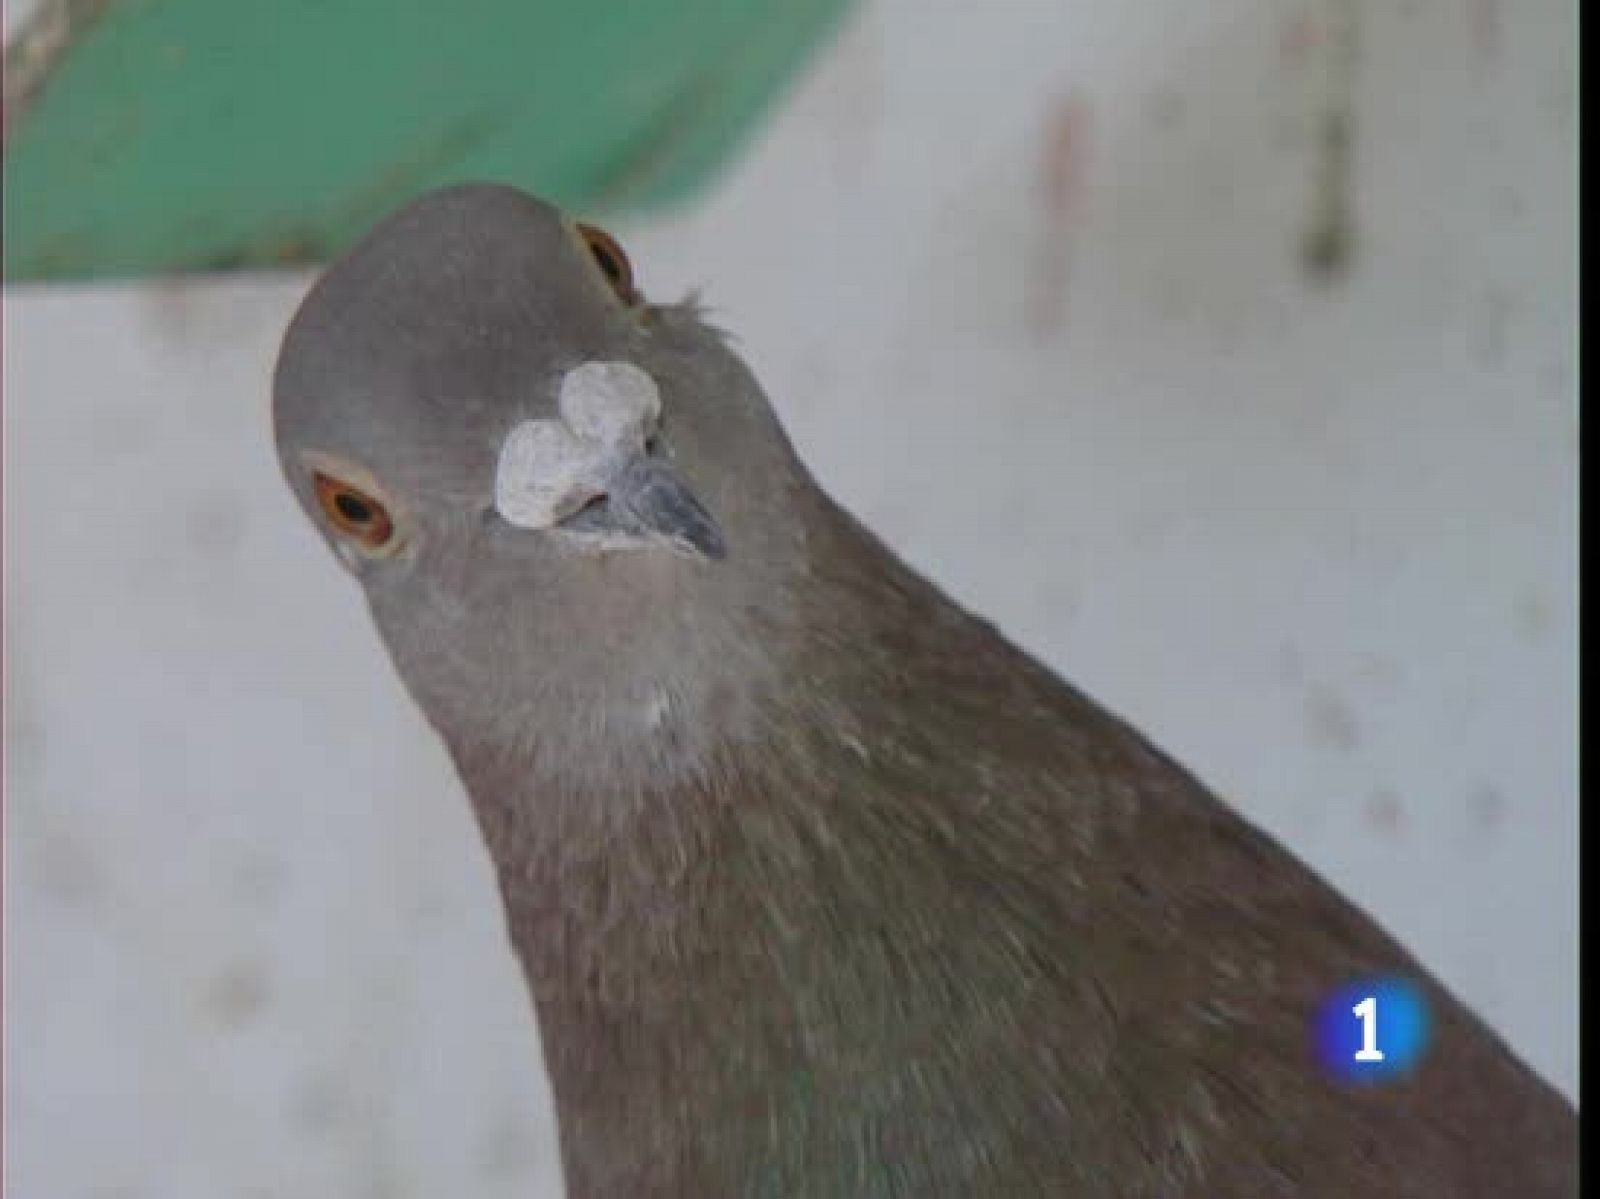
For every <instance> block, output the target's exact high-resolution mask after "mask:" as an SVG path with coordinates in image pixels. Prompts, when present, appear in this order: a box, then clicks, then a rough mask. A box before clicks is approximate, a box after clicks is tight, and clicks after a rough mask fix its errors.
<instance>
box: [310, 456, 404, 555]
mask: <svg viewBox="0 0 1600 1199" xmlns="http://www.w3.org/2000/svg"><path fill="white" fill-rule="evenodd" d="M312 481H313V483H314V485H315V488H316V493H317V506H318V507H320V508H321V509H322V514H323V515H324V516H326V517H327V518H328V523H329V524H331V525H333V527H334V528H335V529H337V530H338V531H339V532H340V533H342V534H344V535H345V536H346V537H348V538H350V539H351V540H352V541H355V542H357V543H358V544H360V545H361V546H363V547H365V548H366V549H368V550H372V551H381V550H385V549H388V548H389V547H390V546H391V545H392V544H393V542H394V518H393V517H391V516H390V515H389V510H388V509H387V508H386V507H384V506H383V504H382V503H380V502H379V501H377V500H375V499H373V498H372V496H370V495H368V494H367V493H366V492H364V491H362V490H361V489H360V488H359V487H352V486H351V485H350V484H349V483H346V482H344V481H343V480H342V479H336V478H334V477H333V476H332V475H326V474H323V473H322V472H321V471H320V470H319V471H313V472H312Z"/></svg>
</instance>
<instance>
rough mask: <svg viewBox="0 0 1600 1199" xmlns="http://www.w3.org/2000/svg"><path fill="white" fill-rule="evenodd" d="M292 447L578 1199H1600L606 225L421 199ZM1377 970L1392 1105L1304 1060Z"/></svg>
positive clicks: (1538, 1103)
mask: <svg viewBox="0 0 1600 1199" xmlns="http://www.w3.org/2000/svg"><path fill="white" fill-rule="evenodd" d="M273 425H274V434H275V439H276V446H277V451H278V455H279V459H280V462H281V465H282V469H283V473H284V475H285V477H286V479H287V481H288V484H289V486H290V488H291V489H292V491H293V493H294V495H295V497H296V499H297V500H298V502H299V504H300V506H301V508H303V509H304V511H305V513H306V515H307V516H308V517H309V519H310V521H311V523H312V525H313V526H314V527H315V529H316V530H317V532H318V533H319V534H320V535H321V537H322V538H323V540H324V541H326V543H327V544H328V546H329V547H330V548H331V549H332V550H333V552H334V553H335V555H336V557H337V558H338V560H339V561H340V562H341V563H342V564H343V565H344V567H345V568H346V569H347V570H348V571H349V572H350V574H351V575H352V576H353V577H354V578H355V580H356V581H357V582H358V584H359V586H360V589H361V591H362V592H363V593H364V595H365V598H366V601H367V604H368V607H369V609H370V612H371V615H372V618H373V621H374V623H375V625H376V627H377V630H378V633H379V635H380V636H381V638H382V640H383V642H384V644H385V646H386V647H387V649H388V651H389V655H390V657H391V659H392V661H393V663H394V666H395V668H396V671H397V673H398V674H399V676H400V678H401V680H402V681H403V683H404V685H405V687H406V688H407V689H408V691H409V693H410V695H411V696H412V697H413V698H414V700H415V701H416V703H417V705H418V706H419V707H420V709H421V711H422V712H423V714H424V715H425V716H426V718H427V720H428V722H429V723H430V724H431V726H432V727H433V729H434V730H436V732H437V734H438V736H439V737H440V739H441V740H442V742H443V744H444V746H445V747H446V749H447V750H448V752H449V755H450V757H451V759H452V761H453V763H454V766H455V768H456V771H457V773H458V775H459V777H460V779H461V782H462V784H463V787H464V789H465V791H466V793H467V795H468V797H469V798H470V803H471V807H472V809H473V811H474V813H475V815H476V818H477V822H478V825H479V827H480V829H481V832H482V835H483V840H484V843H485V845H486V847H487V849H488V852H489V854H490V856H491V858H492V860H493V863H494V866H495V873H496V877H497V879H498V884H499V891H500V895H501V899H502V902H503V907H504V914H505V919H506V926H507V931H508V936H509V941H510V944H511V947H512V948H513V950H514V952H515V953H516V955H517V958H518V959H519V961H520V964H521V967H522V972H523V975H524V977H525V979H526V983H527V987H528V991H529V994H530V997H531V1001H532V1005H533V1010H534V1014H535V1016H536V1018H537V1023H538V1028H539V1031H540V1036H541V1040H542V1045H543V1048H544V1057H545V1065H546V1069H547V1071H548V1075H549V1081H550V1085H551V1090H552V1093H553V1096H554V1100H555V1109H556V1117H557V1132H558V1139H559V1144H560V1150H561V1161H562V1170H563V1176H564V1179H565V1185H566V1189H567V1193H568V1195H569V1196H571V1197H572V1199H599V1197H602V1196H603V1197H608V1199H610V1197H626V1199H691V1197H692V1199H721V1197H729V1199H768V1197H771V1199H780V1197H781V1199H791V1197H816V1199H834V1197H860V1199H890V1197H907V1199H909V1197H913V1196H914V1197H917V1199H929V1197H942V1196H952V1197H955V1196H960V1197H962V1199H970V1197H973V1196H999V1197H1005V1199H1022V1197H1031V1196H1052V1197H1060V1196H1067V1197H1071V1196H1116V1197H1125V1196H1133V1197H1143V1196H1148V1197H1156V1196H1163V1197H1164V1196H1226V1197H1229V1199H1238V1197H1246V1196H1247V1197H1250V1199H1268V1197H1272V1196H1329V1197H1337V1199H1355V1197H1357V1196H1362V1197H1366V1196H1385V1197H1386V1196H1394V1197H1406V1199H1422V1197H1424V1196H1428V1197H1434V1196H1450V1197H1461V1196H1469V1197H1470V1196H1484V1197H1493V1199H1508V1197H1511V1196H1516V1197H1518V1199H1536V1197H1542V1196H1557V1195H1560V1196H1570V1195H1576V1194H1577V1193H1578V1191H1577V1185H1578V1184H1577V1115H1576V1111H1575V1109H1574V1107H1573V1106H1572V1105H1571V1104H1570V1103H1569V1102H1568V1101H1567V1100H1566V1099H1565V1098H1564V1097H1562V1096H1561V1095H1560V1094H1559V1093H1558V1092H1556V1091H1555V1090H1554V1089H1553V1088H1551V1087H1550V1086H1549V1085H1548V1084H1547V1083H1545V1082H1544V1081H1542V1080H1541V1079H1540V1078H1539V1077H1538V1076H1537V1075H1535V1074H1534V1073H1533V1072H1532V1071H1531V1070H1530V1069H1529V1068H1528V1067H1527V1066H1526V1065H1525V1064H1523V1063H1522V1062H1521V1061H1519V1060H1518V1059H1517V1057H1516V1056H1514V1055H1513V1053H1512V1052H1511V1051H1510V1050H1509V1049H1508V1048H1507V1046H1506V1045H1505V1044H1504V1042H1503V1041H1501V1040H1500V1039H1499V1038H1498V1037H1497V1036H1496V1035H1495V1034H1494V1033H1493V1032H1492V1031H1491V1030H1490V1029H1489V1028H1488V1027H1486V1026H1485V1025H1484V1023H1483V1022H1482V1021H1481V1020H1480V1019H1479V1018H1478V1017H1476V1016H1475V1015H1474V1014H1473V1013H1472V1012H1470V1011H1469V1010H1468V1009H1467V1008H1466V1007H1465V1006H1464V1005H1463V1004H1462V1003H1461V1002H1460V1001H1459V1000H1457V999H1456V998H1454V997H1453V996H1452V995H1451V994H1450V993H1449V992H1448V991H1447V990H1446V989H1444V987H1443V986H1442V985H1441V984H1440V983H1439V982H1438V981H1437V980H1436V979H1435V978H1434V977H1433V976H1432V975H1430V974H1429V973H1428V971H1427V970H1426V969H1425V968H1424V967H1423V966H1422V965H1421V964H1420V963H1419V962H1418V961H1417V960H1416V959H1415V958H1414V957H1412V956H1411V955H1410V954H1409V953H1408V952H1407V951H1406V950H1405V949H1403V948H1402V947H1401V946H1400V945H1399V944H1398V943H1397V942H1396V941H1395V940H1394V939H1393V938H1392V937H1391V936H1390V935H1388V934H1387V933H1385V932H1384V931H1383V930H1382V929H1381V928H1379V927H1378V926H1377V925H1376V924H1375V923H1374V921H1373V920H1372V919H1371V918H1369V917H1368V916H1367V915H1366V914H1364V913H1363V912H1362V911H1361V910H1360V909H1358V908H1357V907H1356V906H1355V905H1353V904H1352V903H1351V902H1350V901H1348V900H1347V899H1345V898H1343V897H1342V896H1341V895H1339V894H1338V893H1337V892H1336V891H1335V890H1334V889H1333V888H1332V887H1331V886H1330V885H1329V884H1328V883H1327V882H1325V881H1324V880H1322V879H1321V878H1320V877H1319V876H1318V875H1317V874H1316V873H1315V872H1314V871H1313V870H1311V869H1310V868H1309V867H1307V866H1306V865H1304V864H1302V863H1301V862H1300V861H1299V860H1298V859H1297V858H1296V857H1294V856H1293V855H1292V854H1291V853H1290V852H1289V851H1288V850H1287V849H1285V848H1284V847H1283V846H1281V845H1279V844H1278V843H1277V842H1276V841H1275V840H1274V839H1273V838H1272V837H1270V836H1269V835H1267V834H1266V833H1264V832H1263V831H1261V830H1259V829H1257V828H1255V827H1254V826H1252V825H1251V824H1249V823H1248V822H1247V821H1246V820H1244V819H1243V818H1242V817H1241V816H1240V815H1239V814H1237V813H1236V812H1235V811H1234V810H1232V809H1231V808H1230V807H1229V806H1228V805H1227V804H1225V803H1224V802H1223V801H1222V800H1220V799H1219V798H1217V797H1216V796H1215V795H1213V794H1212V793H1211V792H1210V791H1209V790H1208V789H1207V788H1206V787H1205V786H1204V785H1203V784H1202V783H1201V782H1200V781H1199V780H1198V779H1197V778H1196V777H1195V776H1194V775H1193V774H1192V773H1190V772H1189V771H1188V770H1186V769H1185V768H1184V767H1183V766H1181V765H1180V764H1178V763H1177V762H1175V761H1174V760H1173V759H1172V758H1170V757H1169V756H1167V755H1166V754H1164V753H1163V752H1162V751H1161V750H1159V749H1157V748H1156V747H1155V746H1153V745H1152V744H1151V743H1150V742H1149V741H1148V740H1146V739H1145V738H1144V737H1143V736H1142V735H1141V734H1140V733H1139V732H1138V731H1137V730H1135V729H1134V728H1133V727H1131V726H1130V725H1129V724H1128V723H1126V722H1125V721H1123V720H1122V719H1120V718H1119V717H1117V716H1116V715H1114V714H1112V713H1110V712H1109V711H1108V710H1107V709H1105V708H1104V707H1102V706H1100V705H1099V704H1097V703H1096V702H1095V701H1094V700H1092V699H1091V698H1089V697H1088V696H1086V695H1085V694H1084V693H1082V692H1081V691H1079V690H1078V689H1076V688H1075V687H1073V686H1072V685H1071V684H1069V683H1067V682H1065V681H1063V680H1062V679H1061V678H1060V677H1059V676H1058V675H1056V674H1055V673H1053V672H1052V671H1051V670H1049V669H1047V668H1046V667H1045V666H1044V665H1042V664H1040V663H1039V662H1038V661H1037V660H1035V659H1034V658H1032V657H1030V656H1029V655H1028V654H1027V653H1025V652H1024V651H1023V650H1021V649H1020V648H1018V647H1017V646H1015V645H1014V644H1012V643H1011V642H1010V641H1008V640H1007V639H1006V638H1005V637H1004V636H1003V635H1002V634H1001V633H1000V632H999V631H998V630H997V629H996V628H995V627H994V625H992V624H991V623H988V622H986V621H984V620H982V619H980V618H979V617H977V616H975V615H973V614H971V613H969V612H967V611H965V610H964V609H963V608H962V607H961V606H959V605H958V604H957V603H955V602H954V601H952V600H951V599H950V598H949V597H947V596H946V595H945V594H943V593H942V592H941V591H940V589H939V588H938V587H937V586H935V585H934V584H933V583H931V582H930V581H928V580H927V579H925V578H924V577H922V576H921V575H920V574H918V573H917V572H916V571H915V570H913V569H912V568H910V567H909V566H908V565H907V564H905V563H904V562H902V561H901V560H900V559H899V558H898V557H897V556H896V555H895V554H894V553H893V552H892V551H891V550H890V549H889V548H887V547H886V546H885V544H884V543H883V542H882V541H881V540H879V539H878V538H877V537H876V536H875V535H874V534H873V533H872V532H870V531H869V530H868V529H867V528H865V527H864V526H863V525H862V524H861V523H859V522H858V521H857V520H856V519H855V518H854V517H852V516H851V515H850V514H849V513H848V512H847V511H845V510H844V509H843V508H842V507H841V506H840V505H839V504H837V503H836V502H835V501H834V500H832V499H831V498H830V497H829V496H828V495H827V494H826V493H825V492H824V490H823V489H822V488H821V487H820V486H819V485H818V483H817V481H816V480H815V479H814V478H813V477H812V475H811V474H810V473H809V471H808V469H807V468H806V466H805V465H804V464H803V463H802V462H801V461H800V459H799V457H798V456H797V454H796V451H795V449H794V447H793V445H792V444H791V443H790V441H789V440H788V438H787V436H786V434H785V432H784V430H783V428H782V426H781V424H780V422H779V420H778V418H777V416H776V415H775V413H774V410H773V407H772V405H771V403H770V402H769V401H768V399H767V397H766V395H765V394H764V392H763V390H762V387H761V385H760V384H759V383H758V382H757V380H756V378H755V377H754V376H753V374H752V373H751V371H750V370H749V369H748V368H747V367H746V365H745V364H744V363H743V362H742V361H741V359H740V358H739V356H738V355H737V353H736V352H735V350H734V349H733V348H732V347H731V345H730V339H729V337H728V336H727V335H726V334H724V333H723V332H721V331H719V330H718V329H716V328H714V327H713V326H712V325H711V324H710V323H708V321H707V319H706V318H705V315H704V312H703V309H702V308H701V306H700V305H699V303H698V302H697V301H696V300H694V299H689V300H685V301H683V302H680V303H664V304H657V303H651V302H649V301H648V300H647V299H646V298H645V296H644V294H643V292H642V290H641V289H640V287H639V286H638V284H637V283H636V282H635V279H634V276H633V268H632V266H631V265H630V263H629V261H628V259H627V257H626V254H625V253H624V251H623V249H622V247H621V246H620V245H619V244H618V243H617V241H616V240H615V239H614V238H613V237H611V236H610V235H609V234H607V233H606V232H605V231H604V230H602V229H600V228H599V227H597V226H595V225H591V224H586V223H584V222H582V221H579V220H577V219H574V218H573V217H571V216H569V215H567V214H564V213H563V212H561V211H560V210H558V209H557V208H555V207H553V206H551V205H549V204H546V203H544V202H542V201H540V200H538V199H536V198H534V197H531V196H529V195H527V194H525V193H523V192H521V191H520V190H517V189H514V188H511V187H506V186H501V185H497V184H491V183H475V184H463V185H458V186H453V187H449V188H445V189H442V190H438V191H434V192H430V193H428V194H425V195H423V196H421V197H419V198H417V199H414V200H413V201H411V202H410V203H409V204H407V205H406V206H404V207H402V208H401V209H400V210H399V211H397V212H396V213H394V214H393V215H391V216H389V217H388V218H386V219H385V220H384V221H383V222H381V223H380V224H379V225H378V226H377V227H376V228H375V229H373V230H372V231H371V232H370V233H368V234H367V235H366V236H365V237H364V238H363V239H361V240H360V241H359V242H357V243H356V244H355V245H354V247H353V248H351V249H350V250H349V251H348V252H347V253H345V254H344V256H343V257H341V258H340V259H338V260H337V261H336V262H334V263H333V264H332V265H331V266H329V267H328V268H327V269H326V270H325V271H324V272H323V274H322V275H321V277H320V278H319V279H318V280H317V281H316V282H315V284H314V285H313V286H312V288H311V289H310V291H309V293H308V294H307V296H306V297H305V299H304V301H303V302H302V304H301V306H300V307H299V309H298V311H297V312H296V314H295V316H294V318H293V320H292V321H291V323H290V325H289V328H288V330H287V331H286V333H285V335H284V339H283V343H282V348H281V351H280V355H279V358H278V362H277V366H276V370H275V373H274V379H273ZM1368 978H1395V979H1400V980H1403V981H1405V982H1406V983H1407V985H1409V986H1411V987H1413V988H1415V990H1416V992H1417V994H1418V995H1419V996H1420V1003H1421V1005H1422V1006H1423V1007H1424V1008H1425V1013H1426V1018H1427V1030H1428V1031H1427V1042H1426V1048H1425V1050H1424V1051H1423V1052H1421V1053H1420V1055H1419V1056H1417V1057H1416V1059H1415V1061H1414V1062H1413V1063H1412V1064H1411V1065H1410V1067H1409V1068H1408V1069H1406V1070H1404V1071H1400V1072H1397V1073H1394V1074H1391V1075H1387V1076H1385V1077H1382V1078H1364V1077H1351V1076H1346V1075H1344V1074H1341V1073H1340V1072H1338V1071H1336V1070H1330V1068H1329V1067H1328V1063H1327V1061H1326V1060H1324V1059H1323V1057H1321V1056H1319V1052H1318V1049H1317V1045H1318V1043H1319V1042H1318V1041H1317V1037H1316V1035H1315V1031H1314V1030H1315V1027H1316V1026H1317V1019H1318V1017H1317V1013H1318V1011H1319V1010H1321V1008H1322V1006H1324V1005H1325V1002H1326V997H1327V996H1328V995H1330V994H1335V993H1337V992H1338V989H1339V988H1340V987H1344V986H1348V985H1351V984H1352V981H1353V980H1355V982H1356V983H1357V984H1359V980H1362V979H1368Z"/></svg>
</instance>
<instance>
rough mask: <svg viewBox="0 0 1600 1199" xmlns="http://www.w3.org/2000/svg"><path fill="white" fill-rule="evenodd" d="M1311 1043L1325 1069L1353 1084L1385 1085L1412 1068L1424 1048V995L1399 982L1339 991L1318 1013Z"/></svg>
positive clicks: (1374, 981) (1357, 984) (1389, 980)
mask: <svg viewBox="0 0 1600 1199" xmlns="http://www.w3.org/2000/svg"><path fill="white" fill-rule="evenodd" d="M1314 1031H1315V1039H1316V1045H1317V1054H1318V1056H1319V1057H1320V1058H1321V1059H1322V1065H1323V1068H1324V1069H1326V1070H1327V1071H1328V1073H1330V1074H1332V1075H1333V1076H1334V1077H1336V1078H1340V1079H1344V1080H1346V1081H1352V1082H1385V1081H1389V1080H1392V1079H1395V1078H1398V1077H1399V1076H1400V1075H1402V1074H1404V1073H1405V1072H1406V1071H1408V1070H1410V1069H1411V1068H1412V1067H1413V1066H1415V1065H1416V1064H1417V1062H1418V1060H1419V1059H1420V1058H1421V1057H1422V1053H1423V1050H1424V1049H1426V1048H1427V1044H1428V1007H1427V1004H1426V1003H1425V1002H1424V1000H1423V998H1422V992H1421V991H1420V990H1419V989H1418V988H1417V987H1416V986H1415V985H1413V984H1412V983H1409V982H1407V981H1406V980H1405V979H1401V978H1375V979H1368V980H1367V981H1365V982H1355V983H1350V984H1348V985H1347V986H1343V987H1340V988H1338V989H1337V990H1336V991H1334V993H1333V994H1332V995H1330V996H1328V998H1327V999H1326V1000H1324V1001H1323V1004H1322V1006H1321V1007H1320V1008H1319V1009H1318V1010H1317V1017H1316V1026H1315V1030H1314Z"/></svg>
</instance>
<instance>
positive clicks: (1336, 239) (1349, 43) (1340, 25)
mask: <svg viewBox="0 0 1600 1199" xmlns="http://www.w3.org/2000/svg"><path fill="white" fill-rule="evenodd" d="M1323 8H1324V10H1325V17H1326V27H1325V30H1324V31H1323V32H1322V35H1321V36H1320V37H1318V38H1316V39H1314V40H1313V41H1312V42H1311V43H1310V45H1312V46H1315V48H1316V49H1317V50H1319V51H1320V53H1321V54H1322V55H1324V56H1325V60H1326V69H1325V72H1324V74H1325V79H1326V82H1325V88H1326V91H1325V94H1324V97H1323V101H1322V111H1321V113H1320V114H1319V116H1318V118H1317V126H1316V142H1315V147H1314V151H1315V160H1314V166H1313V176H1312V190H1311V201H1310V204H1311V207H1310V212H1309V215H1308V218H1307V221H1306V226H1305V231H1304V233H1303V234H1302V235H1301V242H1300V262H1301V265H1302V266H1303V267H1304V268H1305V272H1306V274H1307V275H1308V276H1309V277H1310V278H1311V279H1313V280H1314V281H1317V282H1331V281H1333V280H1334V279H1337V278H1340V277H1342V276H1343V275H1344V274H1345V273H1346V271H1347V270H1348V269H1349V267H1350V265H1351V262H1352V260H1353V258H1354V256H1355V242H1356V218H1355V199H1354V191H1355V184H1354V161H1355V74H1356V62H1357V44H1358V37H1357V34H1358V29H1357V26H1358V23H1359V20H1360V15H1361V10H1360V4H1359V0H1323Z"/></svg>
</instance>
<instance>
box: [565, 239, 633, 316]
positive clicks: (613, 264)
mask: <svg viewBox="0 0 1600 1199" xmlns="http://www.w3.org/2000/svg"><path fill="white" fill-rule="evenodd" d="M575 223H576V225H577V227H578V236H580V237H582V238H583V242H584V244H585V245H586V246H588V247H589V253H590V255H591V256H592V257H593V258H594V263H595V265H596V266H597V267H599V268H600V273H601V274H602V275H604V276H605V279H606V282H607V283H609V284H610V285H611V290H612V291H614V292H616V293H617V299H619V300H621V301H622V302H623V303H624V304H627V305H628V306H629V307H632V306H633V305H634V304H637V303H639V302H640V301H641V300H642V299H644V297H643V296H641V295H640V294H639V291H638V289H637V288H636V287H634V285H633V264H632V263H630V262H629V261H628V256H627V254H626V253H624V252H623V249H622V246H621V245H619V244H618V242H617V239H616V238H614V237H612V236H611V234H609V233H607V232H606V231H605V230H604V229H601V228H600V227H598V226H596V225H586V224H584V223H583V222H582V221H577V222H575Z"/></svg>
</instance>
